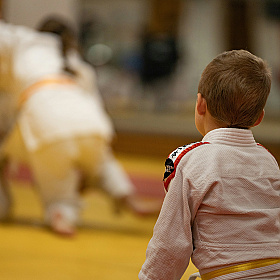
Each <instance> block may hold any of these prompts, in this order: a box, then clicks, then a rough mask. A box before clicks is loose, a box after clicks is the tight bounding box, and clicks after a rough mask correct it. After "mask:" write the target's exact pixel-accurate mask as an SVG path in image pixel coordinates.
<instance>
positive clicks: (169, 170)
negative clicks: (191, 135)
mask: <svg viewBox="0 0 280 280" xmlns="http://www.w3.org/2000/svg"><path fill="white" fill-rule="evenodd" d="M203 144H210V143H209V142H196V143H193V144H190V145H184V146H181V147H179V148H177V149H176V150H174V151H173V152H172V153H171V154H170V155H169V157H168V158H167V159H166V161H165V172H164V176H163V182H164V183H163V184H164V189H165V192H168V188H169V184H170V181H171V180H172V179H173V178H174V176H175V173H176V167H177V165H178V164H179V162H180V160H181V159H182V157H183V156H184V155H185V154H186V153H187V152H189V151H191V150H193V149H194V148H196V147H199V146H201V145H203Z"/></svg>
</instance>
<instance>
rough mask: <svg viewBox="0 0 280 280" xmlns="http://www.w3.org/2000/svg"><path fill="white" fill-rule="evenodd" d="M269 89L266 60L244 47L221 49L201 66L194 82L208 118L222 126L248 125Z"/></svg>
mask: <svg viewBox="0 0 280 280" xmlns="http://www.w3.org/2000/svg"><path fill="white" fill-rule="evenodd" d="M270 88H271V71H270V68H269V67H268V65H267V63H266V62H265V61H264V60H263V59H261V58H259V57H257V56H255V55H253V54H251V53H250V52H248V51H245V50H233V51H228V52H223V53H221V54H220V55H218V56H217V57H216V58H214V59H213V60H212V61H211V62H210V63H209V64H208V65H207V66H206V68H205V69H204V71H203V73H202V75H201V79H200V82H199V85H198V92H199V93H201V95H202V96H203V98H205V100H206V103H207V108H208V111H209V112H210V114H211V115H212V117H214V118H215V119H216V120H217V121H218V122H219V123H222V124H223V125H224V126H226V127H240V128H249V127H252V126H253V125H254V123H255V122H256V121H257V119H258V118H259V116H260V115H261V113H262V111H263V109H264V106H265V104H266V100H267V98H268V95H269V93H270Z"/></svg>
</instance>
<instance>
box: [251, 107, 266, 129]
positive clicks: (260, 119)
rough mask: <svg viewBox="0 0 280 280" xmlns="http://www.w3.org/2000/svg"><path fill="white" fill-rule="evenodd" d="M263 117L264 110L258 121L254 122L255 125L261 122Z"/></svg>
mask: <svg viewBox="0 0 280 280" xmlns="http://www.w3.org/2000/svg"><path fill="white" fill-rule="evenodd" d="M263 117H264V110H262V113H261V114H260V116H259V117H258V119H257V120H256V122H255V123H254V125H253V127H254V126H257V125H259V124H260V123H261V121H262V120H263Z"/></svg>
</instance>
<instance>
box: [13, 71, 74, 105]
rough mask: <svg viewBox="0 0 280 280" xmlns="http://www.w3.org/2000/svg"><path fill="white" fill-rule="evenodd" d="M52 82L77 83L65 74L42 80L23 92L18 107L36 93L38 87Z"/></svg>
mask: <svg viewBox="0 0 280 280" xmlns="http://www.w3.org/2000/svg"><path fill="white" fill-rule="evenodd" d="M51 84H75V81H74V80H73V79H72V78H70V77H68V76H63V75H61V76H56V77H50V78H46V79H43V80H40V81H38V82H36V83H34V84H32V85H31V86H29V87H28V88H27V89H25V90H24V91H23V92H22V93H21V95H20V98H19V101H18V108H20V107H21V106H22V105H23V104H24V103H25V101H26V100H27V99H28V98H29V97H31V96H32V95H33V94H34V93H36V90H37V89H38V88H40V87H42V86H46V85H51Z"/></svg>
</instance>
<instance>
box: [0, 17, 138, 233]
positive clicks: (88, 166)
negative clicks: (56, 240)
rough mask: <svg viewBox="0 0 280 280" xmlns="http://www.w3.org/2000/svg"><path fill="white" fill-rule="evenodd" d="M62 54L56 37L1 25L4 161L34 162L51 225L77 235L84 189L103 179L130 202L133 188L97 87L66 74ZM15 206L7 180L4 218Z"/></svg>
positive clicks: (1, 200) (0, 188) (0, 211)
mask: <svg viewBox="0 0 280 280" xmlns="http://www.w3.org/2000/svg"><path fill="white" fill-rule="evenodd" d="M60 49H61V43H60V40H59V38H58V37H57V36H56V35H53V34H46V33H40V32H36V31H34V30H32V29H29V28H26V27H22V26H14V25H10V24H7V23H5V22H0V90H1V94H0V106H1V113H0V114H1V116H0V117H1V118H0V121H1V124H0V132H1V136H2V138H3V137H4V136H5V137H4V141H3V142H2V145H1V158H2V159H5V158H12V159H16V160H19V161H22V162H27V163H28V165H29V167H30V169H31V171H32V173H33V177H34V180H35V183H36V185H37V188H38V193H39V195H40V198H41V200H42V203H43V209H44V216H45V219H46V222H47V223H48V224H49V225H50V226H51V227H52V228H53V230H54V231H56V232H58V233H61V234H69V235H72V234H73V233H74V231H75V226H76V224H77V223H78V219H79V212H80V209H81V207H82V201H81V196H80V189H81V188H82V184H83V182H85V181H86V180H88V179H89V178H95V177H100V178H102V181H103V184H102V186H103V188H104V189H105V190H106V191H107V192H108V193H109V195H111V196H112V197H113V198H115V199H117V200H121V201H123V202H124V203H125V202H127V201H128V200H129V198H130V197H132V195H133V193H134V186H133V185H132V183H131V181H130V179H129V177H128V176H127V174H126V173H125V172H124V170H123V169H122V167H121V166H120V165H119V163H118V162H117V161H116V159H115V158H114V156H113V154H112V152H111V150H110V146H111V140H112V137H113V127H112V124H111V120H110V119H109V117H108V115H107V113H106V112H105V110H104V108H103V106H102V104H100V99H99V98H98V94H99V93H98V92H97V90H98V89H97V86H96V84H92V85H86V84H83V82H81V81H80V80H79V79H76V78H74V77H73V76H72V75H70V74H69V73H67V72H66V71H65V70H64V61H63V57H62V55H61V51H60ZM80 64H81V63H80ZM83 65H84V64H83ZM83 65H81V66H80V67H82V66H83ZM80 69H81V71H83V69H85V67H84V68H80ZM75 70H76V71H78V72H79V71H80V70H79V69H78V68H77V67H76V68H75ZM87 73H89V75H91V73H92V72H87ZM92 74H93V75H94V73H92ZM78 78H79V77H78ZM93 83H94V77H93ZM2 101H3V102H2ZM4 101H5V102H4ZM15 121H16V125H13V124H14V122H15ZM11 204H12V199H11V197H10V195H9V192H8V188H7V186H6V184H5V180H4V178H3V176H2V180H1V185H0V219H6V218H8V217H9V215H10V214H11Z"/></svg>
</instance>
